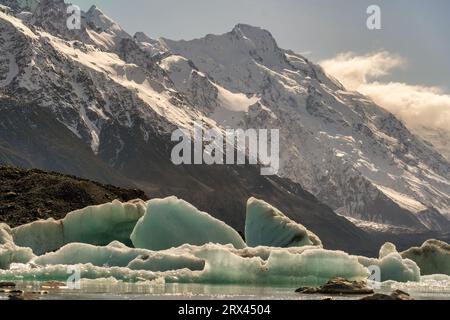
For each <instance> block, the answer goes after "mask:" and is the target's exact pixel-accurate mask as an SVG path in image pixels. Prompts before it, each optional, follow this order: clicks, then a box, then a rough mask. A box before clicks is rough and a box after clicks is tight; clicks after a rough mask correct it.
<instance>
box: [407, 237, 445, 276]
mask: <svg viewBox="0 0 450 320" xmlns="http://www.w3.org/2000/svg"><path fill="white" fill-rule="evenodd" d="M402 257H403V258H408V259H411V260H413V261H414V262H415V263H417V265H418V266H419V267H420V271H421V274H422V275H432V274H445V275H450V245H449V244H447V243H445V242H443V241H439V240H428V241H425V242H424V243H423V244H422V246H421V247H420V248H418V247H413V248H410V249H408V250H406V251H404V252H402Z"/></svg>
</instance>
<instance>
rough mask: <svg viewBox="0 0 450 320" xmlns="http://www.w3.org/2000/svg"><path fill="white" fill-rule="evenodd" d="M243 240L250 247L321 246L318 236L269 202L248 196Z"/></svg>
mask: <svg viewBox="0 0 450 320" xmlns="http://www.w3.org/2000/svg"><path fill="white" fill-rule="evenodd" d="M245 240H246V242H247V244H248V245H249V246H251V247H256V246H271V247H300V246H307V245H315V246H322V242H321V241H320V239H319V237H317V236H316V235H315V234H314V233H312V232H311V231H309V230H307V229H306V228H305V227H304V226H302V225H301V224H298V223H296V222H294V221H292V220H291V219H289V218H288V217H286V216H285V215H284V214H283V213H282V212H281V211H279V210H278V209H276V208H274V207H273V206H271V205H270V204H268V203H266V202H264V201H262V200H258V199H255V198H250V199H249V200H248V202H247V218H246V221H245Z"/></svg>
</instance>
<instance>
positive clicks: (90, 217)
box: [12, 200, 145, 255]
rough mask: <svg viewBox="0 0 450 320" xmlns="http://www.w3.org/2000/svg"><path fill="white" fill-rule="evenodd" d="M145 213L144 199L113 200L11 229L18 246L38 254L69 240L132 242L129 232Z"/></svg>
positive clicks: (105, 243) (56, 247)
mask: <svg viewBox="0 0 450 320" xmlns="http://www.w3.org/2000/svg"><path fill="white" fill-rule="evenodd" d="M144 212H145V202H144V201H141V200H134V201H130V202H126V203H121V202H120V201H117V200H115V201H113V202H111V203H106V204H102V205H98V206H91V207H86V208H84V209H80V210H76V211H73V212H70V213H69V214H67V216H66V217H65V218H64V219H62V220H58V221H55V220H53V219H49V220H45V221H36V222H32V223H29V224H26V225H23V226H20V227H17V228H14V229H13V230H12V234H13V237H14V242H15V243H16V244H17V245H20V246H24V247H29V248H31V249H33V252H34V253H36V254H38V255H41V254H43V253H46V252H51V251H54V250H57V249H59V248H60V247H62V246H63V245H64V244H68V243H72V242H81V243H89V244H95V245H107V244H108V243H110V242H112V241H114V240H117V241H120V242H122V243H125V244H127V245H131V241H130V234H131V232H132V231H133V228H134V226H135V224H136V222H137V221H138V220H139V218H140V217H142V215H143V214H144Z"/></svg>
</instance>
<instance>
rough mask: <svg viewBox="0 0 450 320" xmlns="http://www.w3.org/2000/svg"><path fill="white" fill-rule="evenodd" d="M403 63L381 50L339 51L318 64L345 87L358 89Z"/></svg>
mask: <svg viewBox="0 0 450 320" xmlns="http://www.w3.org/2000/svg"><path fill="white" fill-rule="evenodd" d="M404 63H405V61H404V59H403V58H401V57H399V56H396V55H392V54H390V53H389V52H386V51H382V52H377V53H372V54H367V55H363V56H357V55H355V54H354V53H352V52H346V53H340V54H338V55H337V56H336V57H334V58H333V59H329V60H324V61H322V62H320V65H321V66H322V67H323V68H324V69H325V71H326V72H327V73H329V74H331V75H332V76H334V77H335V78H336V79H338V80H339V81H340V82H341V83H342V84H343V85H344V86H345V87H346V88H347V89H349V90H358V88H359V87H360V86H361V85H362V84H366V83H367V82H368V81H370V80H371V79H377V78H379V77H381V76H385V75H388V74H389V72H390V71H391V70H392V69H394V68H396V67H400V66H402V65H403V64H404Z"/></svg>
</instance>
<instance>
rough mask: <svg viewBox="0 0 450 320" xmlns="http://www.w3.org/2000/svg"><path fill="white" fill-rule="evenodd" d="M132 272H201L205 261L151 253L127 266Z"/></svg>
mask: <svg viewBox="0 0 450 320" xmlns="http://www.w3.org/2000/svg"><path fill="white" fill-rule="evenodd" d="M127 267H128V268H130V269H132V270H149V271H169V270H181V269H189V270H192V271H201V270H203V269H204V268H205V261H204V260H202V259H199V258H196V257H194V256H192V255H190V254H181V255H175V254H171V253H169V252H167V253H165V252H161V251H159V252H153V253H151V254H149V255H141V256H139V257H137V258H136V259H134V260H132V261H131V262H130V263H129V264H128V266H127Z"/></svg>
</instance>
